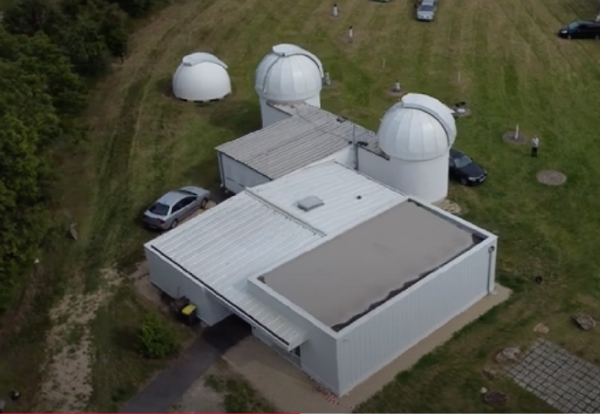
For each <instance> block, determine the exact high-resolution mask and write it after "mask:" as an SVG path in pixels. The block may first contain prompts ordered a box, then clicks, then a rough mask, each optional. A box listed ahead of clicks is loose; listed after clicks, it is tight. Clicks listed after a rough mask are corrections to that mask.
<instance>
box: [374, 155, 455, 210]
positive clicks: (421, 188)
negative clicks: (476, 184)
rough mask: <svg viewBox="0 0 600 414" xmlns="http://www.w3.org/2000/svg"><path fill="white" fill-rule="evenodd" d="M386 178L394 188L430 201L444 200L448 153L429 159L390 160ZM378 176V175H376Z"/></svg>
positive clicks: (388, 183) (446, 186)
mask: <svg viewBox="0 0 600 414" xmlns="http://www.w3.org/2000/svg"><path fill="white" fill-rule="evenodd" d="M388 163H389V165H388V167H389V168H388V169H387V174H389V175H388V176H387V177H386V179H385V180H383V179H382V180H381V181H382V182H384V183H385V184H387V185H389V186H390V187H392V188H395V189H396V190H398V191H400V192H402V193H404V194H406V195H411V196H415V197H417V198H419V199H421V200H424V201H427V202H429V203H437V202H439V201H442V200H444V199H445V198H446V196H447V195H448V169H449V167H448V154H445V155H443V156H441V157H437V158H434V159H432V160H427V161H404V160H399V159H394V158H391V159H390V160H389V161H388ZM374 178H377V177H374Z"/></svg>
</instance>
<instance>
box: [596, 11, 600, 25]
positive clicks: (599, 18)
mask: <svg viewBox="0 0 600 414" xmlns="http://www.w3.org/2000/svg"><path fill="white" fill-rule="evenodd" d="M596 22H597V23H600V13H598V15H597V16H596Z"/></svg>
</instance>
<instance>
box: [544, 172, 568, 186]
mask: <svg viewBox="0 0 600 414" xmlns="http://www.w3.org/2000/svg"><path fill="white" fill-rule="evenodd" d="M537 180H538V181H539V182H540V183H542V184H545V185H554V186H556V185H563V184H564V183H565V182H566V181H567V176H566V175H564V174H563V173H561V172H559V171H555V170H544V171H540V172H539V173H538V174H537Z"/></svg>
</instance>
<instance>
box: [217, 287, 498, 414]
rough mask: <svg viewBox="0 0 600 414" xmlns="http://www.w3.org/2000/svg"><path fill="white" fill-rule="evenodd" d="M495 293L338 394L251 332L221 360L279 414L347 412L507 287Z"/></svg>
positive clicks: (480, 312) (490, 303) (489, 305)
mask: <svg viewBox="0 0 600 414" xmlns="http://www.w3.org/2000/svg"><path fill="white" fill-rule="evenodd" d="M496 291H497V295H490V296H486V297H484V298H483V299H481V300H480V301H479V302H477V303H475V304H474V305H473V306H471V307H470V308H469V309H467V310H466V311H465V312H463V313H461V314H459V315H457V316H456V317H454V318H453V319H451V320H450V321H449V322H448V323H447V324H445V325H444V326H442V327H441V328H439V329H438V330H437V331H435V332H433V333H432V334H431V335H430V336H428V337H427V338H425V339H423V340H422V341H421V342H419V343H418V344H416V345H415V346H413V347H412V348H410V349H409V350H407V351H406V352H404V353H403V354H402V355H400V356H399V357H398V358H396V359H395V360H394V361H393V362H391V363H390V364H389V365H387V366H386V367H385V368H383V369H382V370H381V371H379V372H377V373H376V374H374V375H373V376H372V377H371V378H369V379H368V380H366V381H365V382H363V383H362V384H360V385H358V386H357V387H356V388H355V389H354V390H352V392H350V393H349V394H348V395H346V396H344V397H342V398H335V397H334V396H333V395H331V394H329V393H326V392H322V391H320V390H319V389H318V388H317V387H316V384H315V383H314V382H313V381H311V380H310V378H309V377H308V376H307V375H306V374H305V373H304V372H303V371H301V370H300V369H298V368H297V367H295V366H294V365H292V364H291V363H290V362H288V361H287V360H286V359H285V358H283V357H281V356H280V355H279V354H278V353H277V352H275V351H274V350H273V349H271V348H269V347H268V346H267V345H265V344H263V343H262V342H261V341H260V340H258V339H256V338H255V337H254V336H249V337H248V338H246V339H244V340H243V341H241V342H240V343H239V345H236V346H235V347H233V348H231V349H230V350H229V351H227V352H226V353H225V355H224V356H223V359H224V360H225V361H226V362H228V363H229V366H230V367H231V368H233V369H234V370H235V371H237V372H238V373H240V374H241V375H243V376H244V377H245V378H246V380H248V381H249V382H250V383H251V384H252V385H253V386H254V388H256V390H257V391H258V392H259V393H260V394H261V395H263V396H264V397H265V398H266V399H267V400H268V401H270V402H271V403H272V404H273V405H274V406H275V407H277V408H278V409H279V410H281V412H283V413H349V412H352V411H353V410H354V408H355V407H356V406H357V405H359V404H360V403H361V402H363V401H365V400H367V399H368V398H370V397H371V396H373V395H374V394H375V393H377V392H378V391H379V390H380V389H381V388H383V387H384V386H385V385H387V384H388V383H390V382H392V381H393V380H394V378H395V377H396V375H397V374H398V373H399V372H401V371H405V370H407V369H410V368H411V367H412V366H413V365H414V364H415V363H416V362H418V361H419V359H421V357H423V356H424V355H426V354H428V353H430V352H432V351H433V350H434V349H435V348H436V347H438V346H440V345H442V344H444V343H445V342H446V341H448V340H450V339H451V338H452V335H453V334H454V333H455V332H457V331H459V330H460V329H462V328H463V327H465V326H466V325H468V324H469V323H471V322H473V321H474V320H476V319H477V318H479V317H480V316H481V315H483V314H485V313H486V312H488V311H489V310H490V309H492V308H493V307H494V306H496V305H499V304H500V303H502V302H503V301H505V300H506V299H508V297H509V296H510V290H508V289H506V288H504V287H502V286H500V285H496Z"/></svg>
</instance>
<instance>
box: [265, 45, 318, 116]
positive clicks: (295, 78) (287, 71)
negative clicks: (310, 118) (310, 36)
mask: <svg viewBox="0 0 600 414" xmlns="http://www.w3.org/2000/svg"><path fill="white" fill-rule="evenodd" d="M324 75H325V74H324V72H323V64H322V63H321V61H320V60H319V58H318V57H316V56H315V55H313V54H312V53H310V52H309V51H307V50H304V49H302V48H301V47H299V46H296V45H290V44H280V45H277V46H273V48H272V49H271V52H269V53H268V54H267V55H266V56H265V57H264V58H263V59H262V61H261V62H260V64H259V65H258V68H257V69H256V73H255V76H254V87H255V89H256V92H257V93H258V96H259V100H260V111H261V115H262V125H263V128H265V127H268V126H269V125H271V124H273V123H275V122H277V121H279V120H281V119H282V118H281V113H280V111H278V110H277V109H275V108H273V106H272V105H269V103H275V104H294V103H301V102H302V103H307V104H309V105H312V106H315V107H320V106H321V90H322V89H323V77H324Z"/></svg>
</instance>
